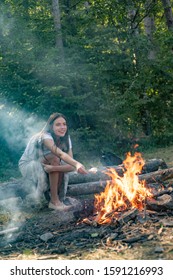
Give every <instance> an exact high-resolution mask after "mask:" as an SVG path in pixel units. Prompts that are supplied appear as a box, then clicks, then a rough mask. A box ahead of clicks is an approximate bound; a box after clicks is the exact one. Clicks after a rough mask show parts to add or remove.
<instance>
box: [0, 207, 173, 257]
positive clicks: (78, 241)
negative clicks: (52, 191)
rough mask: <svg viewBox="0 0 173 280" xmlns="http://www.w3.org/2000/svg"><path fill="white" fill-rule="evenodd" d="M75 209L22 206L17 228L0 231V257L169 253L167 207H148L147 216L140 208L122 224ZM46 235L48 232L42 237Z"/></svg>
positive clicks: (172, 243) (172, 244) (172, 239)
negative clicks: (91, 218) (85, 218)
mask: <svg viewBox="0 0 173 280" xmlns="http://www.w3.org/2000/svg"><path fill="white" fill-rule="evenodd" d="M74 214H75V212H73V211H68V212H66V213H65V214H64V215H62V213H60V212H58V211H50V210H49V209H47V206H46V205H45V206H43V207H42V208H39V207H38V208H35V209H34V208H33V210H32V211H31V210H29V209H28V211H26V209H25V211H22V209H21V210H20V212H18V213H16V217H15V227H16V226H18V227H19V228H18V229H17V230H16V231H14V232H12V233H9V234H6V235H4V236H2V235H1V237H2V238H1V242H0V259H1V260H31V259H32V260H48V259H60V260H65V259H66V260H160V259H163V260H172V259H173V234H172V233H173V215H172V214H173V213H172V212H171V211H167V212H161V213H156V212H155V211H147V212H146V216H145V218H144V216H143V215H144V213H143V212H141V213H138V215H137V216H136V217H135V218H134V219H130V220H129V221H128V222H127V223H124V224H121V225H117V224H116V223H114V224H111V225H98V224H97V225H96V224H91V225H88V224H86V223H83V222H81V218H79V216H78V217H77V216H76V214H75V215H74ZM1 219H2V217H1ZM3 219H4V217H3ZM6 222H8V218H7V220H6ZM13 222H14V220H13ZM1 225H2V222H1ZM15 227H14V228H15ZM10 228H12V224H11V227H10ZM44 235H48V236H49V235H50V236H49V237H48V238H47V239H42V238H43V236H44Z"/></svg>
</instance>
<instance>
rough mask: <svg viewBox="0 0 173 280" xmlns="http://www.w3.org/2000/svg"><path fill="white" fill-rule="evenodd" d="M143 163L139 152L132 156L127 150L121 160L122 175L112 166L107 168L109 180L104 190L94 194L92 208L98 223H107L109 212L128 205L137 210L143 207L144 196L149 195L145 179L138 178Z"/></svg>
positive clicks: (125, 207)
mask: <svg viewBox="0 0 173 280" xmlns="http://www.w3.org/2000/svg"><path fill="white" fill-rule="evenodd" d="M144 164H145V161H144V160H143V159H142V156H141V154H140V153H138V152H136V153H135V154H134V156H132V155H131V153H130V152H129V153H128V154H127V157H126V159H125V160H124V162H123V165H124V174H123V177H121V176H119V175H118V173H117V172H116V170H115V169H114V168H109V169H108V170H107V172H106V174H107V175H109V176H110V177H111V180H110V181H108V182H107V185H106V187H105V190H104V192H102V193H100V194H97V195H95V202H94V208H95V210H96V212H97V214H98V215H97V218H96V219H97V222H98V223H100V224H105V223H109V222H110V221H111V218H110V217H109V213H115V211H117V212H119V211H122V210H125V209H127V208H129V207H131V208H138V209H139V210H141V209H143V208H144V202H145V199H146V197H147V196H151V193H150V192H149V190H147V189H146V187H145V181H141V182H140V181H139V179H138V175H139V174H140V173H141V171H142V168H143V166H144Z"/></svg>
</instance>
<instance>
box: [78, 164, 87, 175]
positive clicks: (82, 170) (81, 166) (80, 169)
mask: <svg viewBox="0 0 173 280" xmlns="http://www.w3.org/2000/svg"><path fill="white" fill-rule="evenodd" d="M76 170H77V172H78V173H80V174H88V171H87V170H86V169H85V167H84V166H83V165H82V164H81V163H80V162H77V164H76Z"/></svg>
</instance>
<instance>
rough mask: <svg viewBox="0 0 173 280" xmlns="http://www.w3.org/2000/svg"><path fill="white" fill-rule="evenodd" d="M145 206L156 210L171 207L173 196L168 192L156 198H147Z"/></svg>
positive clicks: (172, 205)
mask: <svg viewBox="0 0 173 280" xmlns="http://www.w3.org/2000/svg"><path fill="white" fill-rule="evenodd" d="M146 203H147V207H148V208H149V209H151V210H155V211H157V212H160V211H163V210H167V209H170V210H172V209H173V196H171V195H168V194H163V195H162V196H159V197H158V198H157V200H156V199H154V198H147V200H146Z"/></svg>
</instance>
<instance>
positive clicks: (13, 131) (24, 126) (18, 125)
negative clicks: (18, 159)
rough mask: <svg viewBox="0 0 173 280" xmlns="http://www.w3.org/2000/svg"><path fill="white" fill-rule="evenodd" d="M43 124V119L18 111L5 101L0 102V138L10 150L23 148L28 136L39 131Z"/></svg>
mask: <svg viewBox="0 0 173 280" xmlns="http://www.w3.org/2000/svg"><path fill="white" fill-rule="evenodd" d="M44 124H45V121H43V120H40V119H39V118H38V116H36V115H34V114H32V113H31V114H29V113H25V112H22V111H19V110H17V109H15V108H14V107H12V106H9V105H7V104H6V102H5V103H4V104H3V103H1V104H0V129H1V130H0V131H1V139H4V141H5V143H6V144H7V145H8V147H9V148H10V150H12V151H16V150H17V151H20V150H21V149H23V148H24V147H25V146H26V144H27V142H28V140H29V138H30V137H32V136H33V135H34V134H35V133H37V132H39V131H40V130H41V129H42V128H43V126H44ZM5 143H4V144H5Z"/></svg>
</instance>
